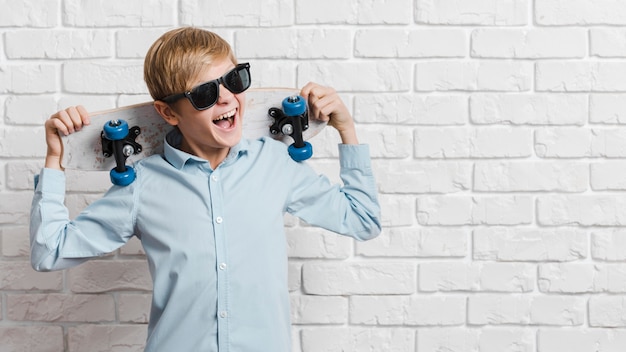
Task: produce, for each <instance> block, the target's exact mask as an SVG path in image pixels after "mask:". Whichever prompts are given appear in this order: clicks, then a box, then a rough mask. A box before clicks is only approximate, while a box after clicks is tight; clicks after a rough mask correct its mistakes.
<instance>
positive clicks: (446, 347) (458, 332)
mask: <svg viewBox="0 0 626 352" xmlns="http://www.w3.org/2000/svg"><path fill="white" fill-rule="evenodd" d="M481 331H483V330H482V329H481V330H478V329H472V328H467V327H465V326H463V327H458V328H452V327H442V328H420V329H419V330H418V331H417V347H416V348H417V351H446V352H479V351H481V352H482V349H481V350H479V340H480V335H481ZM494 352H495V351H494ZM498 352H501V351H498Z"/></svg>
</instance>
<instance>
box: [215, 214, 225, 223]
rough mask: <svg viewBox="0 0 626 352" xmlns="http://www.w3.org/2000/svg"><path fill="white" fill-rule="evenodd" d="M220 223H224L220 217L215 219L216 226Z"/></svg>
mask: <svg viewBox="0 0 626 352" xmlns="http://www.w3.org/2000/svg"><path fill="white" fill-rule="evenodd" d="M222 221H224V219H222V217H221V216H218V217H216V218H215V222H216V223H218V224H221V223H222Z"/></svg>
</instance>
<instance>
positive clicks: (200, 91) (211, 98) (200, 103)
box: [189, 81, 219, 109]
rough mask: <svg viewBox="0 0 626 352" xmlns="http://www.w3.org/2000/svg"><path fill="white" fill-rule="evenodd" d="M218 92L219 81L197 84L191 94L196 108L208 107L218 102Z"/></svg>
mask: <svg viewBox="0 0 626 352" xmlns="http://www.w3.org/2000/svg"><path fill="white" fill-rule="evenodd" d="M218 94H219V93H218V85H217V82H215V81H211V82H207V83H205V84H202V85H199V86H197V87H196V88H194V89H193V90H192V91H191V93H190V94H189V95H190V98H191V100H192V101H193V104H194V105H195V106H196V108H198V109H206V108H209V107H211V106H212V105H213V104H215V102H217V98H218Z"/></svg>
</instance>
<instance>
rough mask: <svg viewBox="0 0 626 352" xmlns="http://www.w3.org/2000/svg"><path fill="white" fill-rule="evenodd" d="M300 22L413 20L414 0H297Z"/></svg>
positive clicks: (331, 22) (384, 22) (393, 22)
mask: <svg viewBox="0 0 626 352" xmlns="http://www.w3.org/2000/svg"><path fill="white" fill-rule="evenodd" d="M295 5H296V23H297V24H386V25H392V24H409V23H411V12H410V11H407V9H409V8H411V7H412V4H411V1H410V0H378V1H377V0H320V1H315V2H311V1H306V0H295Z"/></svg>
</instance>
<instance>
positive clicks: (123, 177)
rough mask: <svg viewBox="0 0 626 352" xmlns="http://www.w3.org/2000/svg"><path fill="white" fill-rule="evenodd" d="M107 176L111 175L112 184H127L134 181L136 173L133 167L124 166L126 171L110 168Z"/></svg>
mask: <svg viewBox="0 0 626 352" xmlns="http://www.w3.org/2000/svg"><path fill="white" fill-rule="evenodd" d="M109 176H110V177H111V183H113V184H114V185H116V186H128V185H130V184H131V183H133V181H135V177H136V174H135V169H133V168H132V167H130V166H126V171H123V172H119V171H117V170H115V169H112V170H111V172H110V173H109Z"/></svg>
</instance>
